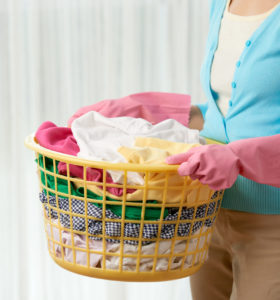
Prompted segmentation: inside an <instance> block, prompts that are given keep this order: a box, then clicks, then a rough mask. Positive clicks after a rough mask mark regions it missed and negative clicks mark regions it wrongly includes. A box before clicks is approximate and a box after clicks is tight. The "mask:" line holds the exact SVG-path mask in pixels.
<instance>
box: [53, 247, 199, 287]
mask: <svg viewBox="0 0 280 300" xmlns="http://www.w3.org/2000/svg"><path fill="white" fill-rule="evenodd" d="M50 255H51V257H52V259H53V260H54V261H55V262H56V263H57V264H58V265H59V266H60V267H62V268H64V269H66V270H68V271H71V272H73V273H77V274H80V275H84V276H88V277H94V278H99V279H107V280H114V281H130V282H156V281H168V280H174V279H180V278H184V277H187V276H190V275H192V274H194V273H195V272H197V271H198V270H199V269H200V268H201V267H202V265H203V262H201V263H199V264H198V265H196V266H193V267H190V268H189V269H185V270H182V271H181V270H171V271H168V272H167V271H157V272H139V273H136V272H131V271H125V272H120V271H119V270H102V269H99V268H91V267H90V268H88V267H85V266H80V265H74V264H73V263H70V262H67V261H63V260H61V259H59V258H57V257H56V256H54V255H52V254H51V253H50Z"/></svg>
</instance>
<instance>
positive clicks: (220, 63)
mask: <svg viewBox="0 0 280 300" xmlns="http://www.w3.org/2000/svg"><path fill="white" fill-rule="evenodd" d="M229 3H230V0H228V2H227V6H226V9H225V12H224V16H223V19H222V21H221V27H220V33H219V43H218V48H217V50H216V52H215V56H214V60H213V64H212V69H211V87H212V89H213V91H214V92H216V93H217V94H218V99H217V102H216V103H217V106H218V108H219V109H220V111H221V113H222V115H223V116H224V117H225V116H226V114H227V111H228V107H229V103H230V97H231V90H232V81H233V76H234V71H235V68H236V64H237V63H238V60H239V57H240V56H241V53H242V52H243V50H244V48H245V43H246V41H247V40H249V39H250V37H251V36H252V34H253V33H254V31H255V30H256V29H257V28H258V27H259V26H260V24H261V23H262V22H263V21H264V20H265V18H266V17H267V16H268V15H270V14H271V13H272V11H273V10H274V9H275V8H276V6H275V7H274V8H272V9H271V10H269V11H268V12H266V13H264V14H259V15H255V16H239V15H235V14H232V13H230V12H229V11H228V8H229Z"/></svg>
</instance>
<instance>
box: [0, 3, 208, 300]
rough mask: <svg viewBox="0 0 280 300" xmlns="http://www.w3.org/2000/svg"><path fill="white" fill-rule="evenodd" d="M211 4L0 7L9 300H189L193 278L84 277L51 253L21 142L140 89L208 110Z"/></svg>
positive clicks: (1, 225)
mask: <svg viewBox="0 0 280 300" xmlns="http://www.w3.org/2000/svg"><path fill="white" fill-rule="evenodd" d="M207 3H208V1H206V0H195V1H194V0H192V1H191V0H9V1H5V0H0V101H1V106H0V120H1V121H0V122H1V126H0V130H1V148H0V149H1V155H0V157H1V161H0V163H1V172H0V179H1V180H0V183H1V192H2V197H1V218H0V230H1V237H2V238H1V247H0V251H1V257H0V259H1V267H0V275H1V278H0V298H1V299H3V300H35V299H36V300H38V299H39V300H56V299H59V300H76V299H98V300H109V299H114V300H126V299H129V300H130V299H133V300H138V299H139V300H140V299H146V300H150V299H161V300H167V299H168V300H170V299H173V300H176V299H178V300H179V299H180V300H181V299H182V300H183V299H191V296H190V289H189V286H188V280H187V279H182V280H176V281H171V282H162V283H120V282H113V281H105V280H99V279H93V278H87V277H83V276H79V275H76V274H73V273H70V272H68V271H65V270H63V269H61V268H60V267H58V266H57V265H55V263H54V262H53V261H52V260H51V258H50V257H49V256H48V253H47V245H46V241H45V237H44V229H43V223H42V209H41V205H40V203H39V200H38V190H39V189H38V183H37V178H36V175H35V163H34V155H33V154H32V153H31V152H30V151H29V150H27V149H26V148H24V146H23V141H24V137H25V136H26V135H28V134H29V133H31V132H33V131H35V130H36V129H37V127H38V126H39V125H40V124H41V123H42V122H43V121H46V120H50V121H53V122H55V123H56V124H58V125H65V124H66V121H67V119H68V117H69V116H70V115H71V114H72V113H74V112H75V110H77V109H78V108H79V107H81V106H84V105H88V104H92V103H94V102H97V101H100V100H102V99H108V98H118V97H120V96H125V95H127V94H131V93H136V92H141V91H165V92H178V93H189V94H191V95H192V99H193V100H192V101H193V103H198V102H203V101H204V95H203V93H202V91H201V87H200V82H199V73H200V66H201V63H202V59H203V55H204V45H205V42H206V36H207V30H208V7H207Z"/></svg>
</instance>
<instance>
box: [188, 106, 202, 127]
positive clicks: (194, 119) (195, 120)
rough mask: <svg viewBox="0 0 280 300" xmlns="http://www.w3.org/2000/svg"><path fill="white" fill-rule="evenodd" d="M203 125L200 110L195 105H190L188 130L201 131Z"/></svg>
mask: <svg viewBox="0 0 280 300" xmlns="http://www.w3.org/2000/svg"><path fill="white" fill-rule="evenodd" d="M203 124H204V119H203V115H202V113H201V110H200V109H199V108H198V107H197V106H196V105H192V106H191V111H190V120H189V125H188V127H189V128H190V129H198V130H202V128H203Z"/></svg>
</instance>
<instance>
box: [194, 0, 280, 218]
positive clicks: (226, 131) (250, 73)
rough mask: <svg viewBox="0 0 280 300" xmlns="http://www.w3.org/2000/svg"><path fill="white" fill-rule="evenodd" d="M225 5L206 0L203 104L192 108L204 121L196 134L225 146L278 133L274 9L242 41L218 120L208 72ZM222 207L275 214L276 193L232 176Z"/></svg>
mask: <svg viewBox="0 0 280 300" xmlns="http://www.w3.org/2000/svg"><path fill="white" fill-rule="evenodd" d="M226 3H227V1H226V0H212V1H211V4H210V30H209V35H208V40H207V45H206V57H205V61H204V64H203V66H202V70H201V81H202V85H203V88H204V91H205V93H206V97H207V99H208V101H207V103H206V104H200V105H198V107H199V108H200V110H201V112H202V114H203V117H204V120H205V123H204V128H203V130H202V131H201V135H202V136H205V137H208V138H211V139H214V140H217V141H220V142H223V143H229V142H232V141H236V140H241V139H246V138H250V137H260V136H272V135H275V134H280V5H278V6H277V7H276V9H275V10H274V11H273V12H272V14H271V15H269V16H268V17H267V18H266V19H265V20H264V21H263V23H262V24H261V25H260V26H259V27H258V29H257V30H256V31H255V32H254V33H253V35H252V36H251V37H250V38H249V39H248V41H247V42H246V43H245V45H244V50H243V52H242V54H241V56H240V58H239V60H238V61H237V62H236V68H235V72H234V76H233V78H232V95H231V99H230V101H229V109H228V113H227V115H226V116H225V117H223V115H222V114H221V112H220V110H219V108H218V107H217V104H216V100H217V94H216V93H215V92H214V91H213V90H212V89H211V84H210V74H211V66H212V61H213V58H214V54H215V51H216V49H217V46H218V38H219V30H220V24H221V19H222V17H223V13H224V10H225V8H226ZM225 67H226V66H225ZM271 147H273V145H271ZM222 207H224V208H228V209H233V210H240V211H247V212H253V213H260V214H280V189H279V188H276V187H272V186H269V185H264V184H259V183H256V182H254V181H252V180H249V179H246V178H245V177H242V176H238V178H237V181H236V182H235V184H234V185H233V187H231V188H230V189H227V190H226V191H225V196H224V200H223V204H222Z"/></svg>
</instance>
